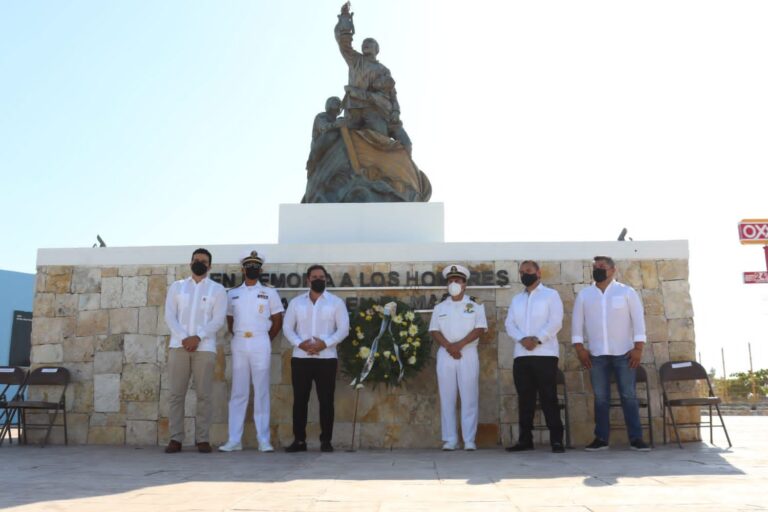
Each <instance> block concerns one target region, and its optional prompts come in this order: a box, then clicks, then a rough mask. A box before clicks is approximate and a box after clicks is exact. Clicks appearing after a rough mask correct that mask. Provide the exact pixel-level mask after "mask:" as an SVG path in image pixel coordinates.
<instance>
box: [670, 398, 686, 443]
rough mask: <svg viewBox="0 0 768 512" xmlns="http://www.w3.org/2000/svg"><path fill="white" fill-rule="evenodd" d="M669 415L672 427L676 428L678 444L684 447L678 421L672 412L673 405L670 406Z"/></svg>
mask: <svg viewBox="0 0 768 512" xmlns="http://www.w3.org/2000/svg"><path fill="white" fill-rule="evenodd" d="M669 417H670V419H671V420H672V428H674V429H675V439H676V440H677V446H679V447H680V449H681V450H682V449H683V443H681V442H680V433H679V432H678V431H677V422H676V421H675V413H674V412H672V407H670V408H669Z"/></svg>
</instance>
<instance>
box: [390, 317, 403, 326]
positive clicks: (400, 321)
mask: <svg viewBox="0 0 768 512" xmlns="http://www.w3.org/2000/svg"><path fill="white" fill-rule="evenodd" d="M392 321H393V322H395V323H396V324H398V325H400V324H401V323H403V317H402V316H401V315H395V318H393V319H392Z"/></svg>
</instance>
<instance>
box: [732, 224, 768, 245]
mask: <svg viewBox="0 0 768 512" xmlns="http://www.w3.org/2000/svg"><path fill="white" fill-rule="evenodd" d="M739 240H741V243H742V244H764V245H766V244H768V219H744V220H742V221H741V222H739Z"/></svg>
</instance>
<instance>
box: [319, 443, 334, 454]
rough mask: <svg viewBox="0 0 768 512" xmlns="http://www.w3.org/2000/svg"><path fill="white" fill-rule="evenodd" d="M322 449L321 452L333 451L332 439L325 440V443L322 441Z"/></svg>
mask: <svg viewBox="0 0 768 512" xmlns="http://www.w3.org/2000/svg"><path fill="white" fill-rule="evenodd" d="M320 451H321V452H327V453H329V452H332V451H333V445H332V444H331V443H330V441H328V442H324V443H320Z"/></svg>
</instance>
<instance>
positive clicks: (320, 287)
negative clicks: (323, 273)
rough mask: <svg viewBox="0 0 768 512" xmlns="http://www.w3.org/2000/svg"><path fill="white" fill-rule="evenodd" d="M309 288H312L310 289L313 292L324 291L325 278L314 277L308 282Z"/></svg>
mask: <svg viewBox="0 0 768 512" xmlns="http://www.w3.org/2000/svg"><path fill="white" fill-rule="evenodd" d="M309 286H310V288H312V291H313V292H315V293H323V292H324V291H325V280H324V279H315V280H314V281H311V282H310V283H309Z"/></svg>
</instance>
